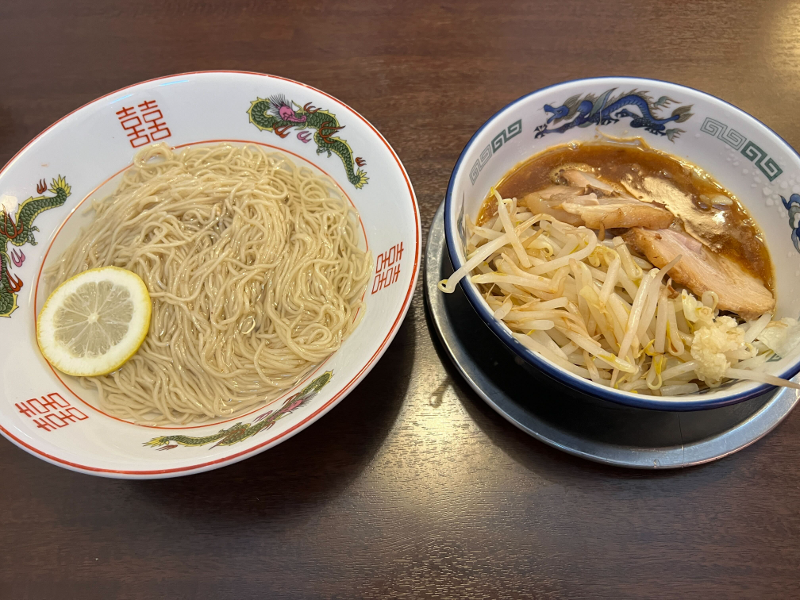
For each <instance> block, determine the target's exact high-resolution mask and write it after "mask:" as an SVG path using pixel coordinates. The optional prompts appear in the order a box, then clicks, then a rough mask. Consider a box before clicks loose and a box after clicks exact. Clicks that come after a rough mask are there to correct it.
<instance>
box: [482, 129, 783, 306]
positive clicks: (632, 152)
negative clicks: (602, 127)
mask: <svg viewBox="0 0 800 600" xmlns="http://www.w3.org/2000/svg"><path fill="white" fill-rule="evenodd" d="M621 142H622V143H612V142H585V143H571V144H564V145H561V146H556V147H553V148H550V149H548V150H545V151H544V152H541V153H539V154H537V155H535V156H533V157H531V158H529V159H528V160H526V161H524V162H522V163H520V164H519V165H517V166H516V167H514V168H513V169H512V170H511V171H509V172H508V173H507V174H506V175H505V176H504V177H503V179H502V180H500V183H498V184H497V186H496V187H497V191H498V192H499V193H500V195H501V196H502V197H504V198H523V197H524V196H526V195H527V194H530V193H531V192H535V191H537V190H540V189H542V188H544V187H547V186H549V185H552V182H551V181H550V172H551V171H552V170H553V169H555V168H556V167H560V166H564V165H568V164H571V163H572V164H575V163H580V164H586V165H589V166H590V167H592V168H593V169H594V172H595V174H596V175H598V176H600V177H602V178H604V179H606V180H609V181H613V182H622V181H624V182H626V183H627V184H628V187H629V188H630V189H632V190H634V191H635V192H637V193H636V195H637V196H639V198H640V199H643V200H646V201H647V200H651V199H652V200H654V201H656V202H659V203H661V204H665V205H666V208H667V209H668V210H669V211H670V212H671V213H672V214H673V215H675V216H676V217H677V221H678V222H679V225H682V226H683V228H684V229H685V230H686V232H687V233H689V234H691V235H693V236H694V237H696V238H697V239H699V240H700V241H702V242H704V243H705V244H706V245H707V246H708V247H709V248H711V249H712V250H714V251H716V252H719V253H722V254H724V255H725V256H727V257H728V258H730V259H732V260H735V261H736V262H737V263H738V264H739V265H741V266H742V268H743V269H745V270H746V271H747V272H749V273H751V274H752V275H754V276H756V277H759V278H760V279H761V280H762V281H763V282H764V284H765V285H766V286H767V287H768V288H769V289H770V290H773V271H772V262H771V261H770V258H769V253H768V252H767V247H766V245H765V244H764V241H763V234H762V233H761V230H760V229H759V228H758V226H757V224H756V222H755V221H754V220H753V218H752V217H751V216H750V214H749V213H748V212H747V211H746V210H745V208H744V207H743V206H742V205H741V203H740V202H739V201H738V199H737V198H736V197H735V196H734V195H733V194H731V193H730V192H728V191H727V190H726V189H725V188H723V187H722V186H721V185H720V184H719V183H717V182H716V181H715V180H714V179H713V178H712V177H711V176H710V175H709V174H708V173H706V172H705V171H703V170H702V169H700V168H699V167H697V166H695V165H693V164H691V163H688V162H686V161H683V160H681V159H679V158H677V157H674V156H671V155H669V154H666V153H664V152H660V151H658V150H654V149H652V148H650V147H649V146H647V144H645V143H644V142H643V141H641V140H622V141H621ZM719 195H722V196H726V197H727V198H729V199H730V200H731V201H732V203H731V204H730V205H727V206H726V205H723V204H717V203H714V204H713V205H712V203H711V199H713V198H714V196H719ZM496 211H497V204H496V201H495V199H494V197H493V196H490V197H487V199H486V200H485V201H484V203H483V206H482V207H481V211H480V213H479V215H478V223H479V224H481V223H483V222H485V221H486V220H487V219H489V218H491V217H492V216H494V214H495V213H496Z"/></svg>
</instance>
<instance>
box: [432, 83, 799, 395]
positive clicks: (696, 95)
mask: <svg viewBox="0 0 800 600" xmlns="http://www.w3.org/2000/svg"><path fill="white" fill-rule="evenodd" d="M609 138H616V139H620V138H623V139H626V138H641V139H642V140H644V141H645V142H646V143H647V145H649V146H650V147H651V148H653V149H655V150H658V151H662V152H665V153H667V154H670V155H672V156H674V157H676V158H678V159H681V160H685V161H687V162H689V163H691V164H693V165H697V166H698V167H700V168H701V169H703V170H704V171H705V172H707V173H710V174H711V176H713V178H714V179H715V180H716V181H717V182H719V183H720V184H721V185H722V186H723V187H724V188H725V189H726V190H728V191H729V192H730V193H732V194H733V195H735V197H736V198H738V200H739V201H740V202H741V203H742V205H743V206H744V207H745V208H746V210H747V211H748V212H749V214H750V215H751V216H752V217H753V218H754V220H755V221H756V223H757V224H758V226H759V228H760V229H761V232H762V234H763V241H764V243H765V244H766V247H767V249H768V251H769V255H770V257H771V260H772V266H773V269H774V273H773V275H774V278H773V280H774V290H773V291H774V294H775V300H776V307H775V315H776V318H782V317H791V318H795V319H796V318H797V317H798V315H800V260H798V259H799V258H800V256H799V255H798V253H800V156H798V154H797V152H796V151H795V150H794V149H793V148H792V147H791V146H790V145H789V144H788V143H787V142H786V141H784V140H783V139H782V138H781V137H780V136H779V135H778V134H776V133H775V132H774V131H772V130H771V129H770V128H769V127H767V126H766V125H764V124H763V123H761V122H760V121H758V120H757V119H755V118H754V117H752V116H750V115H749V114H747V113H745V112H744V111H742V110H741V109H739V108H737V107H735V106H733V105H732V104H730V103H728V102H726V101H724V100H721V99H719V98H717V97H715V96H712V95H710V94H707V93H704V92H701V91H698V90H695V89H692V88H689V87H685V86H681V85H677V84H675V83H669V82H664V81H658V80H652V79H641V78H633V77H598V78H592V79H583V80H574V81H567V82H564V83H559V84H556V85H553V86H550V87H547V88H543V89H540V90H538V91H535V92H533V93H530V94H528V95H526V96H523V97H521V98H519V99H518V100H515V101H514V102H512V103H511V104H509V105H508V106H506V107H505V108H503V109H501V110H499V111H498V112H497V113H496V114H494V115H493V116H492V117H491V118H490V119H489V120H488V121H487V122H486V123H485V124H484V125H483V126H481V128H480V129H479V130H478V131H477V132H476V133H475V134H474V135H473V136H472V138H471V139H470V140H469V142H468V143H467V145H466V147H465V148H464V150H463V151H462V153H461V155H460V157H459V159H458V162H457V163H456V165H455V168H454V169H453V172H452V175H451V178H450V182H449V185H448V189H447V195H446V201H445V235H446V240H447V248H448V253H449V255H450V259H451V261H452V263H453V265H454V268H455V269H458V268H460V267H462V266H463V265H464V264H465V263H466V260H467V257H466V253H465V252H466V251H465V248H466V243H467V239H466V228H467V225H466V218H467V217H469V218H470V219H471V220H472V222H475V221H476V219H477V218H478V215H479V211H480V210H481V206H482V205H483V203H484V201H485V199H486V198H487V195H488V194H489V192H490V190H492V189H493V187H494V186H496V185H497V184H498V182H499V181H501V179H502V178H503V177H504V176H505V175H506V174H507V173H509V172H510V171H512V169H514V168H515V167H516V166H518V165H519V164H521V163H522V162H523V161H525V160H527V159H529V158H530V157H532V156H534V155H537V154H539V153H541V152H543V151H545V150H548V149H551V148H553V147H556V146H559V145H563V144H570V143H573V142H575V143H581V142H589V141H594V140H598V139H609ZM460 285H461V288H462V289H463V291H464V292H465V294H466V297H467V298H468V300H469V302H470V303H471V304H472V306H473V308H474V309H475V310H476V312H477V313H478V315H479V316H480V317H481V319H483V321H484V322H485V323H486V325H487V326H488V327H490V328H491V330H492V331H493V332H494V333H495V334H496V335H497V336H498V337H499V339H500V340H501V341H502V342H503V343H504V344H505V345H506V347H507V348H508V349H509V351H510V353H511V354H512V355H516V359H517V361H518V362H520V363H521V364H523V365H524V366H525V368H526V369H528V371H529V373H530V374H531V376H532V377H534V378H535V377H538V376H542V375H543V376H545V377H547V378H550V379H555V380H557V381H559V382H561V383H563V384H565V385H566V386H567V387H568V388H570V389H571V390H572V391H573V392H574V393H576V394H577V395H579V396H583V397H585V398H593V399H598V398H599V399H601V400H608V401H612V402H616V403H619V404H625V405H629V406H635V407H639V408H648V409H659V410H698V409H707V408H714V407H719V406H724V405H727V404H732V403H736V402H741V401H743V400H746V399H749V398H753V397H755V396H757V395H759V394H762V393H765V392H767V391H768V390H769V389H770V388H771V386H770V385H769V384H767V383H760V382H756V381H737V382H728V383H726V384H724V385H721V386H719V387H712V388H711V389H701V390H700V391H698V392H696V393H690V394H686V395H680V396H667V395H664V396H657V395H649V394H643V393H635V392H626V391H622V390H620V389H614V388H613V387H610V386H607V385H602V384H598V383H594V382H592V381H591V380H589V379H585V378H583V377H581V376H579V375H575V374H573V373H571V372H569V371H567V370H565V369H564V368H562V367H560V366H558V365H556V364H555V363H554V362H552V361H550V360H548V359H546V358H544V357H543V356H542V355H540V354H538V353H536V352H534V351H532V350H530V349H529V348H527V347H526V346H524V345H523V344H522V343H520V341H519V340H518V339H516V338H515V337H514V335H513V332H512V331H511V330H510V329H509V327H508V326H507V325H506V324H505V323H503V322H502V321H500V320H498V319H496V318H495V317H494V311H493V310H492V309H491V308H490V307H489V305H488V304H487V302H486V300H485V299H484V298H483V297H482V295H481V291H480V290H479V288H478V286H477V285H476V284H475V283H474V282H472V281H471V280H470V278H469V277H465V278H464V279H462V280H461V281H460ZM520 359H521V360H520ZM763 370H764V371H765V372H766V373H768V374H770V375H773V376H777V377H781V378H791V377H792V376H794V375H795V374H796V373H797V372H798V370H800V347H798V345H797V344H795V345H794V347H793V349H791V350H787V351H786V352H785V353H784V355H782V356H780V355H778V354H775V355H774V356H772V358H771V359H770V361H769V362H768V363H766V364H765V365H764V366H763Z"/></svg>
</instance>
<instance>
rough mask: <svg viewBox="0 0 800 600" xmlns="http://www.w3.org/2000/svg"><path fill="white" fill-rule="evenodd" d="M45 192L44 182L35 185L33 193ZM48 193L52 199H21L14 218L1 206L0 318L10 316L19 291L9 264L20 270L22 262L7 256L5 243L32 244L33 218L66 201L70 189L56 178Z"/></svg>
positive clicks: (20, 255) (19, 256) (19, 283)
mask: <svg viewBox="0 0 800 600" xmlns="http://www.w3.org/2000/svg"><path fill="white" fill-rule="evenodd" d="M45 190H47V184H46V183H45V182H44V180H42V181H40V182H39V184H38V185H37V186H36V192H37V193H38V194H43V193H44V192H45ZM49 191H50V192H51V193H53V194H55V196H37V197H35V198H34V197H30V198H28V199H27V200H25V201H24V202H23V203H22V204H21V205H20V207H19V209H18V210H17V217H16V222H15V219H14V218H13V217H12V216H11V215H10V214H9V213H8V210H7V209H6V207H5V206H1V207H0V209H2V219H0V221H1V222H0V317H10V316H11V313H13V312H14V311H15V310H16V308H17V292H19V291H20V290H21V289H22V280H21V279H19V278H18V277H14V276H13V275H12V274H11V264H10V263H11V262H13V263H14V265H15V266H17V267H21V266H22V263H23V262H24V261H25V254H23V253H22V252H20V251H17V250H12V251H11V253H9V248H8V244H9V242H10V243H11V244H13V245H14V246H19V247H21V246H24V245H25V244H30V245H31V246H35V245H36V239H35V238H34V237H33V232H34V231H39V228H38V227H34V226H33V221H34V219H35V218H36V217H38V216H39V215H40V214H42V213H43V212H44V211H46V210H50V209H51V208H57V207H59V206H61V205H63V204H64V202H66V201H67V198H68V197H69V195H70V192H71V191H72V189H71V188H70V186H69V185H67V182H66V180H65V179H64V178H63V177H61V176H60V175H59V176H58V177H57V178H56V179H53V182H52V184H51V185H50V190H49Z"/></svg>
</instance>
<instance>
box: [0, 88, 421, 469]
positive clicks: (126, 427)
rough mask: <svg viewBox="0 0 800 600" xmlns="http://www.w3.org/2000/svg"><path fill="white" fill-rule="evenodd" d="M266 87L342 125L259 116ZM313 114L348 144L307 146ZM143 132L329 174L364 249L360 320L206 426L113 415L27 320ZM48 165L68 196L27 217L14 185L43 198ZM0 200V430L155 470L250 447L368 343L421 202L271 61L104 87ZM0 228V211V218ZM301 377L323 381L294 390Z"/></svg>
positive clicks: (313, 410) (402, 277) (338, 115)
mask: <svg viewBox="0 0 800 600" xmlns="http://www.w3.org/2000/svg"><path fill="white" fill-rule="evenodd" d="M280 97H282V98H283V99H284V100H286V102H287V103H288V106H289V108H290V109H299V108H300V107H303V106H305V107H307V109H308V110H309V111H311V110H314V109H319V110H321V111H327V113H329V114H330V120H329V126H330V127H336V126H339V127H342V129H340V130H335V129H324V127H326V126H325V125H324V124H322V123H320V122H317V123H316V126H310V123H309V126H304V125H305V124H304V123H302V119H300V120H297V121H295V122H296V123H297V125H295V126H286V125H287V123H286V122H283V123H282V124H283V125H284V127H280V126H277V127H275V128H274V129H272V128H270V127H269V123H265V122H264V121H263V120H260V121H258V115H259V114H262V115H263V112H264V111H263V109H264V108H265V107H266V105H265V104H263V103H262V104H255V105H254V103H258V102H261V100H262V99H270V98H275V99H276V100H277V99H278V98H280ZM251 107H252V108H253V110H252V111H251V110H250V109H251ZM284 112H285V111H284ZM292 114H293V115H294V118H295V119H297V118H298V117H297V114H296V113H292ZM292 114H289V113H287V115H289V116H290V117H291V116H292ZM320 114H324V113H320ZM255 121H258V122H259V124H260V125H261V126H262V127H264V126H266V127H267V128H266V129H263V128H259V127H257V126H256V124H255V123H254V122H255ZM320 126H322V128H323V131H322V132H321V133H322V134H323V135H324V136H328V139H331V140H333V139H334V138H339V139H341V140H343V141H345V142H346V143H347V144H348V145H349V148H350V149H351V151H352V154H349V153H348V152H346V151H345V152H343V154H342V155H341V156H340V155H337V154H335V153H333V154H330V155H328V153H327V152H322V151H320V152H321V153H318V152H317V150H318V145H317V141H316V140H315V138H314V134H315V133H320ZM156 141H163V142H165V143H168V144H170V145H171V146H176V147H183V146H187V145H196V144H211V143H215V142H219V141H232V142H234V143H238V144H241V143H249V144H258V145H261V146H264V147H266V148H267V149H268V150H269V149H275V150H280V151H282V152H285V153H287V154H289V155H291V158H292V159H293V160H294V161H295V162H296V163H300V164H304V165H307V166H309V167H310V168H312V169H315V170H318V171H322V172H324V173H326V174H328V175H329V176H330V177H331V178H332V179H333V180H334V181H335V182H336V183H337V184H338V185H339V187H340V188H341V190H342V192H343V193H344V195H345V196H346V197H347V198H348V199H349V200H350V201H351V202H352V203H353V204H354V205H355V207H356V208H357V209H358V212H359V214H360V216H361V221H362V223H361V225H362V228H363V232H364V240H363V243H364V244H366V246H368V248H369V250H371V251H372V255H373V258H374V259H375V261H376V268H377V271H376V273H375V274H374V275H373V278H372V279H371V280H370V282H369V284H368V287H367V290H366V294H365V297H366V312H365V315H364V318H363V321H362V322H361V324H360V325H359V327H358V328H357V329H356V330H355V331H354V332H353V333H352V335H351V336H350V337H349V338H348V339H347V340H346V341H345V343H344V344H343V346H342V347H341V349H340V350H339V351H338V352H336V353H335V354H334V355H333V356H332V357H330V358H329V359H328V360H327V361H326V362H325V363H324V364H322V365H321V366H320V367H319V368H318V369H317V370H316V371H315V372H314V373H313V374H311V375H310V376H309V377H308V379H307V380H306V381H304V382H303V383H301V384H300V385H298V386H296V387H295V388H294V389H292V390H290V391H287V393H286V394H285V395H284V396H283V397H282V398H281V399H280V400H278V401H276V402H275V403H273V404H271V405H269V406H267V407H261V408H259V409H256V410H252V411H250V412H249V413H246V414H243V415H240V416H237V417H235V418H234V419H227V420H224V419H221V420H219V421H217V422H214V423H211V424H208V425H204V426H197V427H179V428H175V427H145V426H140V425H134V424H131V423H128V422H125V421H122V420H120V419H117V418H115V417H111V416H109V415H107V414H105V413H104V412H103V411H102V410H100V408H99V405H98V402H97V397H96V394H94V393H92V392H90V391H88V390H86V389H84V388H82V387H80V386H79V385H76V382H75V381H74V380H70V379H68V378H66V377H64V376H62V375H60V374H59V373H57V372H55V371H54V370H53V369H52V368H50V366H49V365H48V363H47V362H46V361H45V360H44V359H43V358H42V356H41V354H40V353H39V350H38V348H37V345H36V335H35V319H36V314H37V310H40V309H41V307H42V303H43V301H44V299H45V298H44V291H43V288H44V286H43V285H42V286H40V285H39V283H40V279H41V273H42V268H43V266H44V265H46V264H47V263H48V261H50V260H52V259H53V258H54V257H55V256H57V255H58V253H59V252H60V250H62V249H63V248H64V247H65V246H66V245H67V244H68V243H69V242H70V240H71V239H72V238H73V237H74V236H75V235H76V234H77V232H78V231H79V230H80V227H81V226H82V225H83V224H85V223H86V222H88V221H87V218H86V217H85V216H84V213H85V212H86V211H84V210H83V209H84V208H85V206H82V205H83V204H84V202H85V201H86V200H87V199H88V198H90V197H92V198H101V197H103V196H105V195H107V194H108V193H110V192H111V191H112V190H113V189H114V187H115V186H116V183H117V181H118V180H119V178H120V174H121V173H122V172H123V171H124V170H125V169H126V168H127V167H128V166H129V165H130V164H131V160H132V158H133V156H134V154H135V153H136V151H137V148H138V147H140V146H143V145H146V144H148V143H150V142H156ZM339 147H340V148H341V147H342V146H339ZM58 176H61V177H63V178H64V179H65V180H66V183H67V184H68V185H69V186H70V187H71V191H70V194H69V196H68V197H67V198H66V201H65V202H63V203H62V204H61V205H60V206H59V205H58V204H59V201H58V200H53V201H50V202H47V201H44V202H42V201H39V202H38V203H37V204H36V205H35V206H37V207H38V206H39V205H42V207H46V209H45V210H43V212H40V213H39V212H38V211H37V214H36V215H35V217H34V219H33V220H31V219H30V214H28V215H27V216H25V217H20V213H19V212H18V211H19V209H20V206H21V204H22V203H23V202H25V200H26V199H29V198H38V197H41V196H44V197H46V198H51V197H54V196H55V194H54V193H53V192H51V191H47V190H44V189H43V188H44V184H45V183H46V184H47V185H48V186H49V185H50V183H51V181H52V180H53V179H54V178H56V177H58ZM0 202H1V203H2V206H3V208H4V210H6V212H7V213H8V215H10V217H11V218H12V220H13V221H14V223H15V225H14V226H13V227H14V232H16V231H17V230H18V229H19V228H20V227H22V226H23V225H24V226H25V230H24V231H23V232H22V233H20V234H19V235H18V236H17V237H16V238H14V240H9V239H7V238H8V237H11V236H10V235H9V236H7V237H3V236H2V235H0V242H2V243H3V246H2V248H0V250H2V252H3V253H4V254H3V272H2V273H0V340H2V344H0V432H2V434H3V435H4V436H5V437H7V438H8V439H10V440H11V441H12V442H14V443H15V444H17V445H18V446H20V447H21V448H24V449H25V450H27V451H28V452H30V453H32V454H34V455H35V456H38V457H40V458H43V459H44V460H47V461H49V462H51V463H53V464H56V465H59V466H63V467H67V468H70V469H73V470H76V471H82V472H85V473H91V474H96V475H104V476H108V477H128V478H136V477H145V478H153V477H170V476H176V475H185V474H189V473H196V472H200V471H206V470H209V469H213V468H217V467H220V466H223V465H226V464H230V463H233V462H236V461H239V460H242V459H244V458H247V457H248V456H252V455H253V454H256V453H258V452H261V451H264V450H266V449H267V448H270V447H271V446H274V445H275V444H278V443H280V442H281V441H283V440H285V439H287V438H288V437H290V436H291V435H293V434H295V433H297V432H298V431H300V430H302V429H304V428H305V427H307V426H309V425H310V424H311V423H313V422H314V421H316V420H317V419H319V418H320V417H321V416H322V415H324V414H325V413H326V412H328V411H329V410H330V409H331V408H333V407H334V406H335V405H336V404H337V403H338V402H340V401H341V400H342V399H343V398H344V396H345V395H346V394H347V393H348V392H349V391H350V390H352V389H353V387H354V386H355V385H357V384H358V382H359V381H361V380H362V379H363V378H364V376H365V375H366V374H367V373H368V372H369V371H370V369H371V368H372V367H373V365H374V364H375V362H376V361H377V360H378V359H379V358H380V357H381V355H382V354H383V352H384V351H385V350H386V348H387V346H388V344H389V343H390V342H391V340H392V339H393V337H394V335H395V334H396V332H397V329H398V327H399V326H400V324H401V322H402V320H403V318H404V316H405V314H406V311H407V310H408V307H409V303H410V300H411V297H412V294H413V291H414V286H415V283H416V279H417V274H418V266H419V255H420V223H419V211H418V208H417V203H416V199H415V197H414V190H413V189H412V187H411V182H410V181H409V178H408V175H407V174H406V172H405V169H404V168H403V165H402V164H401V163H400V159H399V158H398V157H397V155H396V154H395V152H394V151H393V150H392V148H391V147H390V146H389V144H388V143H387V142H386V140H385V139H384V138H383V137H382V136H381V135H380V133H378V131H377V130H376V129H375V128H374V127H373V126H372V125H370V124H369V123H368V122H367V121H366V120H365V119H364V118H363V117H362V116H361V115H359V114H358V113H356V112H355V111H354V110H352V109H351V108H349V107H348V106H346V105H345V104H343V103H341V102H339V101H338V100H336V99H335V98H333V97H331V96H329V95H328V94H326V93H324V92H321V91H320V90H317V89H314V88H312V87H309V86H306V85H303V84H301V83H297V82H294V81H290V80H288V79H283V78H280V77H273V76H270V75H261V74H257V73H236V72H205V73H187V74H183V75H174V76H171V77H163V78H160V79H154V80H151V81H146V82H144V83H139V84H137V85H133V86H131V87H128V88H125V89H122V90H118V91H116V92H113V93H111V94H108V95H107V96H103V97H102V98H99V99H97V100H95V101H94V102H91V103H89V104H87V105H86V106H83V107H82V108H80V109H78V110H76V111H75V112H73V113H71V114H69V115H68V116H66V117H64V118H63V119H61V120H60V121H58V122H57V123H55V124H54V125H52V126H51V127H49V128H48V129H46V130H45V131H43V132H42V133H41V134H40V135H38V136H37V137H36V138H35V139H34V140H33V141H31V142H30V143H29V144H28V145H27V146H26V147H25V148H23V149H22V150H21V151H20V152H19V153H18V154H17V155H16V156H15V157H14V158H13V159H12V160H11V161H10V162H9V163H8V164H7V165H6V166H5V167H4V168H3V170H2V171H0ZM29 206H34V205H29ZM28 212H30V211H28ZM9 227H11V225H10V222H9V221H8V219H5V221H4V220H3V216H2V211H0V228H3V230H5V229H6V228H9ZM34 228H38V229H34ZM8 232H9V234H10V233H11V229H8ZM34 242H35V245H34ZM20 286H21V287H20ZM14 290H16V291H14ZM320 378H322V379H320ZM312 381H315V382H317V384H322V383H325V385H324V386H322V387H321V389H319V390H318V391H317V392H316V393H315V392H313V391H309V392H306V393H301V391H302V390H304V389H305V387H306V386H308V385H309V383H310V382H312ZM317 387H319V385H318V386H317ZM159 450H169V451H168V452H164V451H159Z"/></svg>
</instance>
